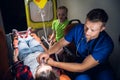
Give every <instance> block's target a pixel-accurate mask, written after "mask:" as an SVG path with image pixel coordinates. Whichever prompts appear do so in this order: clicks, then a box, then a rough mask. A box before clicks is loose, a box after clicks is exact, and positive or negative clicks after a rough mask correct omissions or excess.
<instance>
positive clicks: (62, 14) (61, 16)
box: [57, 9, 67, 23]
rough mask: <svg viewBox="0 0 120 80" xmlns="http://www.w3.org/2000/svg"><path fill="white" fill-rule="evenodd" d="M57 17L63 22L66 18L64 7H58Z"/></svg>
mask: <svg viewBox="0 0 120 80" xmlns="http://www.w3.org/2000/svg"><path fill="white" fill-rule="evenodd" d="M57 17H58V19H59V21H60V23H62V22H64V21H65V20H66V19H67V13H66V10H65V9H58V11H57Z"/></svg>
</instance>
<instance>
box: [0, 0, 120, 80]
mask: <svg viewBox="0 0 120 80" xmlns="http://www.w3.org/2000/svg"><path fill="white" fill-rule="evenodd" d="M36 1H37V0H1V1H0V78H1V79H2V80H4V79H5V77H8V80H13V76H12V74H11V73H10V72H11V69H10V67H11V64H12V63H13V60H12V57H13V54H12V53H13V47H12V38H11V37H12V29H17V30H18V31H25V30H27V28H28V27H31V28H33V29H35V30H36V31H37V34H38V36H39V37H42V38H43V39H44V40H47V38H48V36H49V35H50V34H51V33H52V29H51V26H52V22H53V20H55V19H57V16H56V10H57V8H58V7H59V6H61V5H64V6H66V7H67V8H68V19H69V20H71V21H73V22H74V21H75V22H76V21H77V23H84V22H85V18H86V14H87V13H88V11H90V10H91V9H93V8H103V9H105V10H106V12H107V13H108V15H109V21H108V23H107V29H106V31H107V32H108V33H109V35H110V36H111V38H112V39H113V42H114V45H115V46H114V51H113V53H112V54H111V55H110V58H109V61H110V63H111V66H112V68H113V71H114V74H115V79H116V80H120V76H119V74H120V63H119V60H120V58H119V57H120V54H119V52H120V31H119V30H120V27H119V19H120V16H119V14H120V8H119V4H120V0H100V1H98V0H90V1H86V0H41V3H37V2H36ZM38 1H39V0H38ZM42 1H43V2H42ZM41 4H42V5H41Z"/></svg>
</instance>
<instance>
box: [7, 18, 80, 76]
mask: <svg viewBox="0 0 120 80" xmlns="http://www.w3.org/2000/svg"><path fill="white" fill-rule="evenodd" d="M76 21H77V23H81V22H80V21H79V20H78V19H74V20H71V21H70V23H69V26H68V27H66V30H67V31H66V32H68V30H70V29H71V28H72V27H73V25H72V26H71V24H76V23H74V22H76ZM24 33H26V31H20V34H24ZM13 37H14V33H9V34H6V42H7V46H8V52H9V53H8V59H9V66H10V68H9V70H10V72H11V73H13V74H14V69H13V68H12V66H13V64H14V61H13V50H14V48H13V44H12V43H13ZM41 40H42V42H43V44H44V45H45V47H46V48H47V49H48V48H49V46H50V44H49V42H48V40H47V39H46V38H45V36H41ZM72 48H73V47H72ZM64 50H65V53H68V54H67V55H71V56H73V52H72V51H71V50H69V48H68V47H65V48H64ZM54 56H55V59H56V61H65V60H61V59H64V58H63V57H65V56H64V55H62V56H61V55H59V56H58V55H57V54H55V55H54ZM68 59H69V58H68ZM69 60H70V59H69Z"/></svg>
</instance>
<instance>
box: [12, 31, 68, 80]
mask: <svg viewBox="0 0 120 80" xmlns="http://www.w3.org/2000/svg"><path fill="white" fill-rule="evenodd" d="M14 33H15V37H14V39H13V46H14V62H15V65H14V69H15V71H16V80H34V79H35V80H70V78H69V77H68V76H67V75H65V74H60V73H58V72H56V70H54V69H53V68H52V67H51V66H49V65H47V64H46V63H45V62H43V63H41V64H38V62H37V60H36V57H37V56H38V55H39V54H42V52H44V51H46V50H47V49H46V48H45V46H44V45H43V44H42V42H41V40H40V38H39V37H38V36H37V35H36V34H35V33H31V31H30V30H29V29H28V30H27V31H26V33H25V34H22V35H21V34H19V33H18V32H17V30H14ZM19 61H20V62H19ZM21 61H22V62H21Z"/></svg>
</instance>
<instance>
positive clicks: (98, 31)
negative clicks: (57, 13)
mask: <svg viewBox="0 0 120 80" xmlns="http://www.w3.org/2000/svg"><path fill="white" fill-rule="evenodd" d="M107 21H108V15H107V13H106V12H105V11H104V10H103V9H100V8H96V9H93V10H91V11H90V12H89V13H88V14H87V17H86V21H85V24H77V25H75V26H74V27H73V28H72V29H71V30H70V31H69V32H68V33H67V35H65V37H64V38H62V39H61V40H60V41H59V42H57V43H56V44H55V45H54V46H52V47H51V48H50V49H49V50H48V51H47V52H45V53H44V54H40V55H39V56H38V57H37V60H38V62H40V60H41V59H43V58H44V60H45V61H46V63H47V64H49V65H51V66H54V67H58V68H61V69H64V70H67V71H70V72H75V73H76V74H75V78H74V79H75V80H94V79H95V80H113V76H112V71H111V68H110V66H109V63H108V58H109V55H110V54H111V53H112V51H113V47H114V44H113V41H112V39H111V38H110V36H109V35H108V34H107V33H106V31H105V28H106V27H105V26H106V22H107ZM72 41H74V44H75V45H76V49H77V50H76V54H77V55H79V56H80V57H81V58H80V60H79V61H76V62H71V63H68V62H56V61H54V60H52V59H50V58H49V55H51V54H54V53H56V52H57V51H58V50H59V49H60V48H62V47H64V46H66V45H68V44H70V43H71V42H72ZM72 76H74V75H72Z"/></svg>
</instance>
